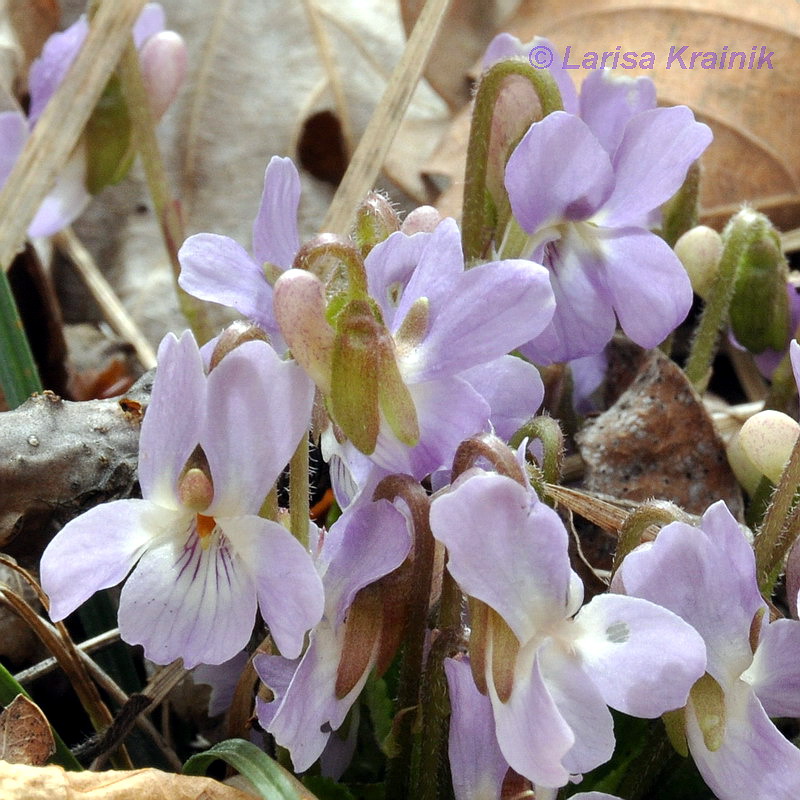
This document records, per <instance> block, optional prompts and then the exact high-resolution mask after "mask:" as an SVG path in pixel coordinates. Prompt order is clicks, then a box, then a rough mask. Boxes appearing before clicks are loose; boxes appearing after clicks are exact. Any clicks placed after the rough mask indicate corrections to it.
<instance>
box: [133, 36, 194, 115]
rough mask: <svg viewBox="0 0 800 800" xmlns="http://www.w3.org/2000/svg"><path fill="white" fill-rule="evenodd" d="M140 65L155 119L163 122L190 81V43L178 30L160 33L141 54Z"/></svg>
mask: <svg viewBox="0 0 800 800" xmlns="http://www.w3.org/2000/svg"><path fill="white" fill-rule="evenodd" d="M139 63H140V64H141V69H142V80H143V81H144V85H145V88H146V89H147V96H148V97H149V98H150V106H151V108H152V109H153V116H154V117H155V119H156V120H159V119H161V117H162V116H164V112H165V111H166V110H167V109H168V108H169V107H170V105H171V104H172V101H173V100H174V99H175V97H176V96H177V94H178V91H179V90H180V88H181V86H182V85H183V81H184V79H185V78H186V64H187V55H186V44H185V43H184V41H183V39H182V38H181V37H180V36H179V35H178V34H177V33H175V31H161V32H160V33H156V34H154V35H153V36H151V37H150V38H149V39H148V40H147V41H146V42H145V43H144V45H143V46H142V49H141V50H140V51H139Z"/></svg>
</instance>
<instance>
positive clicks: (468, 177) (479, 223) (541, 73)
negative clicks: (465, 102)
mask: <svg viewBox="0 0 800 800" xmlns="http://www.w3.org/2000/svg"><path fill="white" fill-rule="evenodd" d="M512 75H519V76H520V77H522V78H525V79H527V80H528V81H529V82H530V84H531V86H532V87H533V90H534V92H536V95H537V97H538V98H539V103H540V105H541V116H542V117H544V116H546V115H547V114H549V113H550V112H552V111H559V110H561V109H562V108H563V104H562V102H561V95H560V94H559V91H558V86H557V85H556V82H555V80H553V77H552V76H551V75H550V73H549V72H548V71H547V70H537V69H534V68H533V67H532V66H530V64H526V63H525V62H523V61H512V60H507V61H499V62H497V63H496V64H493V65H492V66H491V67H490V68H489V69H488V70H487V71H486V72H485V73H484V75H483V77H482V78H481V82H480V84H479V85H478V91H477V94H476V95H475V107H474V109H473V111H472V126H471V128H470V132H469V144H468V146H467V166H466V171H465V174H464V211H463V218H462V219H463V221H462V225H461V230H462V234H461V235H462V245H463V248H464V258H465V259H466V261H467V263H470V261H473V260H475V259H478V258H481V257H483V256H484V255H485V253H486V251H487V249H488V246H489V243H490V242H491V240H492V236H493V234H494V232H495V225H496V222H497V220H496V219H492V217H494V216H495V215H496V211H497V208H499V207H502V206H503V205H504V203H507V202H508V200H507V197H506V198H504V199H500V200H499V201H498V202H497V205H494V204H493V202H492V199H491V197H490V196H489V193H488V189H487V181H486V176H487V172H488V164H489V147H490V144H491V138H492V137H491V133H492V118H493V116H494V109H495V105H496V104H497V98H498V97H499V95H500V91H501V89H502V87H503V83H504V81H505V80H506V78H508V77H510V76H512ZM493 209H494V210H493Z"/></svg>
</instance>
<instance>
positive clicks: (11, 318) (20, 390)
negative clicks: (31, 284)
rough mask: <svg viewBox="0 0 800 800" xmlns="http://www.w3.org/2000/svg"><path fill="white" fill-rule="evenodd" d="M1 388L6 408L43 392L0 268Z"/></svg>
mask: <svg viewBox="0 0 800 800" xmlns="http://www.w3.org/2000/svg"><path fill="white" fill-rule="evenodd" d="M0 386H2V388H3V393H4V394H5V396H6V404H7V405H8V407H9V408H16V407H17V406H19V405H22V403H24V402H25V401H26V400H27V399H28V397H29V396H30V395H31V394H33V393H34V392H40V391H41V390H42V382H41V379H40V378H39V371H38V370H37V369H36V362H35V361H34V360H33V354H32V353H31V348H30V345H29V344H28V339H27V337H26V336H25V330H24V329H23V327H22V320H21V319H20V317H19V311H18V310H17V304H16V302H15V301H14V294H13V293H12V291H11V284H9V282H8V276H7V275H6V273H5V272H4V271H3V270H2V269H0Z"/></svg>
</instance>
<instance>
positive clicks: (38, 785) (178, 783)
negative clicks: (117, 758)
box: [0, 762, 258, 800]
mask: <svg viewBox="0 0 800 800" xmlns="http://www.w3.org/2000/svg"><path fill="white" fill-rule="evenodd" d="M254 796H255V797H257V796H258V795H253V794H249V793H248V792H244V791H242V790H240V789H236V788H234V787H233V786H227V785H226V784H224V783H220V782H219V781H215V780H213V779H211V778H196V777H192V776H188V775H172V774H170V773H168V772H161V771H159V770H157V769H137V770H131V771H127V772H123V771H108V772H66V771H65V770H63V769H62V768H61V767H56V766H49V767H30V766H27V765H24V764H4V763H3V762H0V797H2V798H3V800H252V798H253V797H254Z"/></svg>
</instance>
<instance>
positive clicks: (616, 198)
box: [484, 34, 711, 364]
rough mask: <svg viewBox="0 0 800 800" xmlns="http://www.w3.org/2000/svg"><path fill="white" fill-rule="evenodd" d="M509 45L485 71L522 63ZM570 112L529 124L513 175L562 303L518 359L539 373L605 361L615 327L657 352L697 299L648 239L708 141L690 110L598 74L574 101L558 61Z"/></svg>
mask: <svg viewBox="0 0 800 800" xmlns="http://www.w3.org/2000/svg"><path fill="white" fill-rule="evenodd" d="M537 42H539V43H542V42H544V43H545V44H547V46H548V48H549V49H550V51H551V52H554V50H553V47H552V45H551V43H550V42H547V40H544V39H536V40H534V42H533V43H531V45H524V46H523V45H522V44H521V43H520V42H519V40H517V39H514V38H513V37H511V36H508V35H507V34H504V35H501V36H499V37H497V38H496V39H495V40H494V42H493V43H492V44H491V45H490V47H489V50H488V52H487V55H486V57H485V59H484V64H485V65H487V66H488V65H489V64H491V63H492V62H493V61H496V60H498V59H500V58H508V57H513V56H524V57H527V54H528V52H529V50H530V48H531V46H532V44H535V43H537ZM555 62H556V64H555V67H554V68H553V70H552V71H553V74H554V77H555V79H556V82H557V84H558V87H559V90H560V92H561V96H562V100H563V104H564V111H563V112H554V113H552V114H549V115H548V116H546V117H545V118H544V119H542V120H541V121H539V122H536V123H534V124H533V125H532V126H531V127H530V129H529V130H528V132H527V133H526V134H525V135H524V136H523V137H522V140H521V141H520V143H519V144H518V145H517V147H516V149H515V150H514V152H513V153H512V154H511V157H510V158H509V160H508V165H507V167H506V173H505V174H506V178H505V183H506V189H507V190H508V196H509V199H510V201H511V207H512V210H513V212H514V216H515V218H516V220H517V221H518V223H519V225H520V226H521V227H522V229H523V230H524V231H525V233H526V234H527V235H528V237H529V239H528V243H527V246H526V254H527V255H530V256H531V257H532V258H533V259H534V261H537V262H540V263H542V264H544V265H545V266H546V267H547V269H548V271H549V273H550V282H551V284H552V287H553V292H554V293H555V296H556V312H555V314H554V315H553V319H552V320H551V322H550V324H549V325H548V326H547V327H546V328H545V330H544V331H543V332H542V333H541V334H539V335H538V336H537V337H535V338H534V339H532V340H531V341H530V342H529V343H527V344H526V345H525V346H524V347H522V348H520V349H521V352H523V353H524V354H525V355H526V356H528V357H529V358H531V359H532V360H533V361H535V362H537V363H540V364H549V363H552V362H557V361H570V360H572V359H576V358H580V357H583V356H589V355H594V354H597V353H599V352H600V351H601V350H602V348H603V347H604V346H605V345H606V343H607V342H608V341H609V340H610V339H611V336H612V335H613V333H614V329H615V324H616V320H615V316H616V319H618V320H619V324H620V325H621V327H622V329H623V330H624V331H625V333H626V334H627V335H628V336H629V337H630V338H631V339H632V340H633V341H634V342H636V343H637V344H639V345H641V346H642V347H655V346H656V345H658V344H659V343H660V342H661V341H662V340H663V339H665V338H666V337H667V336H668V335H669V333H670V332H671V331H672V330H674V328H675V327H676V326H677V325H679V324H680V323H681V322H682V321H683V319H684V318H685V317H686V315H687V313H688V312H689V308H690V307H691V303H692V289H691V285H690V283H689V279H688V277H687V275H686V272H685V270H684V269H683V267H682V266H681V264H680V262H679V261H678V259H677V257H676V256H675V254H674V253H673V251H672V249H671V248H670V247H669V246H668V245H667V244H666V243H665V242H664V241H663V240H662V239H661V238H659V237H658V236H656V235H655V234H653V233H651V232H650V228H652V227H654V225H656V224H658V221H659V208H660V206H661V205H662V204H663V203H665V202H666V201H667V200H669V199H670V197H672V195H673V194H675V192H676V191H677V190H678V189H679V188H680V186H681V184H682V183H683V180H684V178H685V177H686V172H687V170H688V168H689V166H690V165H691V164H692V163H694V161H696V159H697V158H698V157H699V156H700V154H701V153H702V152H703V151H704V150H705V149H706V147H708V145H709V143H710V142H711V131H710V129H709V128H708V126H707V125H703V124H702V123H698V122H696V121H695V119H694V115H693V114H692V112H691V111H690V110H689V109H688V108H686V107H685V106H676V107H672V108H656V96H655V88H654V86H653V83H652V81H650V80H649V79H647V78H644V77H640V78H637V79H631V78H626V77H622V78H620V77H618V76H617V74H616V73H614V72H612V71H610V70H597V71H596V72H593V73H591V74H590V75H589V76H588V77H587V78H586V80H585V81H584V83H583V85H582V87H581V94H580V98H578V96H577V94H576V92H575V89H574V87H573V86H572V83H571V80H570V78H569V76H568V75H567V73H565V72H564V70H563V69H561V68H560V67H559V63H560V60H559V59H558V58H556V59H555Z"/></svg>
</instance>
